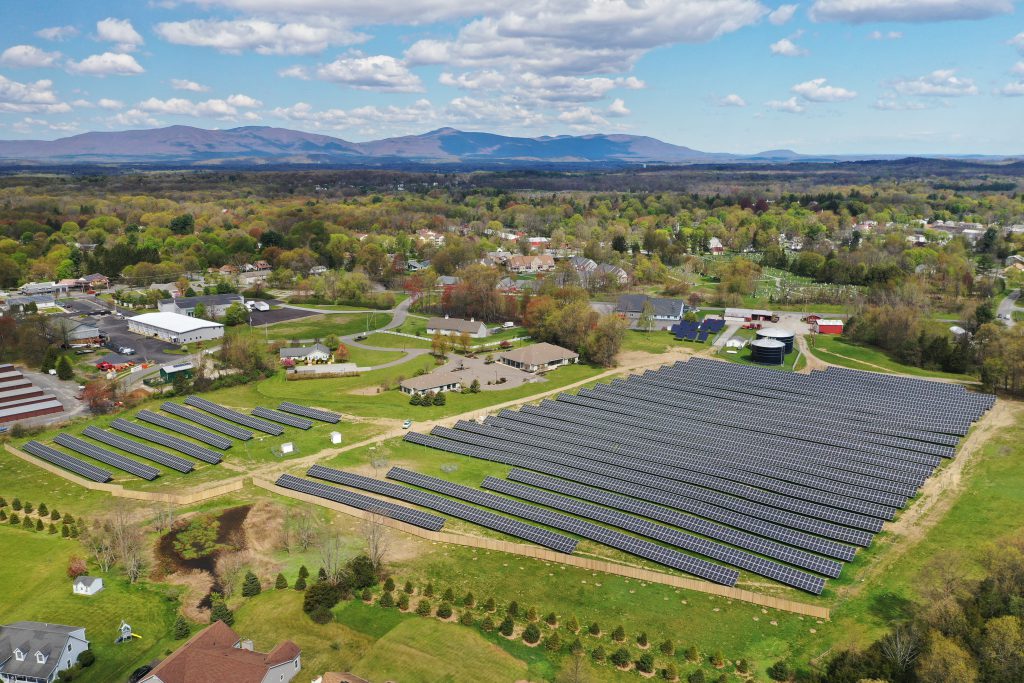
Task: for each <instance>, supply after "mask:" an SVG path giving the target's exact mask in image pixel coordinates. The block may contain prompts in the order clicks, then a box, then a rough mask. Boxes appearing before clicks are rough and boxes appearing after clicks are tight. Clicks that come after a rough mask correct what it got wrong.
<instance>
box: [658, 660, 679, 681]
mask: <svg viewBox="0 0 1024 683" xmlns="http://www.w3.org/2000/svg"><path fill="white" fill-rule="evenodd" d="M661 677H662V678H663V679H665V680H666V681H675V680H678V679H679V669H677V668H676V665H675V664H674V663H672V662H669V663H668V664H666V665H665V668H664V669H662V670H661Z"/></svg>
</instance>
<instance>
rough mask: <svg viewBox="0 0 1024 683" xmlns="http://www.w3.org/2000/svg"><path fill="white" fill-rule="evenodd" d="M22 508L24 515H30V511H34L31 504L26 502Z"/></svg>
mask: <svg viewBox="0 0 1024 683" xmlns="http://www.w3.org/2000/svg"><path fill="white" fill-rule="evenodd" d="M24 507H25V514H26V515H31V514H32V511H33V510H35V508H34V507H32V503H30V502H28V501H27V500H26V501H25V505H24Z"/></svg>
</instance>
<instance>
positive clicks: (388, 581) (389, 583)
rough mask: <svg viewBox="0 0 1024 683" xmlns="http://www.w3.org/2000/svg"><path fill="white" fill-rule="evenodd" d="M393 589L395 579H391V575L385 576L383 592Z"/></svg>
mask: <svg viewBox="0 0 1024 683" xmlns="http://www.w3.org/2000/svg"><path fill="white" fill-rule="evenodd" d="M393 590H395V580H394V579H392V578H391V577H390V576H389V577H388V578H387V579H386V580H385V581H384V592H385V593H390V592H391V591H393Z"/></svg>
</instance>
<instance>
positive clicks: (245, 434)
mask: <svg viewBox="0 0 1024 683" xmlns="http://www.w3.org/2000/svg"><path fill="white" fill-rule="evenodd" d="M160 410H162V411H164V412H165V413H170V414H171V415H177V416H178V417H183V418H185V419H186V420H189V421H190V422H195V423H196V424H198V425H202V426H204V427H207V428H209V429H212V430H213V431H215V432H220V433H221V434H224V435H225V436H230V437H231V438H233V439H238V440H239V441H248V440H249V439H251V438H252V432H250V431H249V430H248V429H242V428H241V427H239V426H238V425H233V424H231V423H230V422H225V421H224V420H218V419H217V418H215V417H210V416H209V415H207V414H206V413H203V412H200V411H198V410H192V409H191V408H186V407H185V406H183V405H180V404H178V403H171V402H170V401H164V402H163V403H161V404H160Z"/></svg>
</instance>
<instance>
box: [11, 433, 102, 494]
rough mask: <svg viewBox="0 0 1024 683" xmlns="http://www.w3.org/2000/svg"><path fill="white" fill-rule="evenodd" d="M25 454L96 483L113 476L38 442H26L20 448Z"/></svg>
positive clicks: (100, 468)
mask: <svg viewBox="0 0 1024 683" xmlns="http://www.w3.org/2000/svg"><path fill="white" fill-rule="evenodd" d="M21 448H22V450H24V451H25V452H26V453H31V454H32V455H34V456H36V457H37V458H41V459H43V460H45V461H46V462H48V463H50V464H51V465H56V466H57V467H63V468H64V469H66V470H69V471H71V472H74V473H75V474H78V475H80V476H83V477H85V478H86V479H90V480H92V481H97V482H99V483H101V484H103V483H106V482H108V481H110V480H111V479H113V476H112V475H111V474H110V472H108V471H107V470H105V469H103V468H102V467H97V466H96V465H93V464H91V463H87V462H85V461H84V460H79V459H78V458H75V457H73V456H70V455H67V454H65V453H61V452H60V451H58V450H56V449H54V448H50V447H49V446H44V445H43V444H41V443H39V442H38V441H27V442H26V443H25V444H24V445H23V446H22V447H21Z"/></svg>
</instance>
